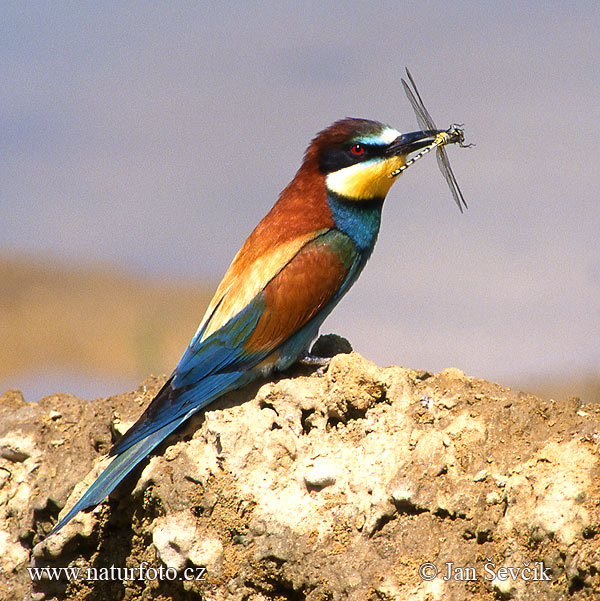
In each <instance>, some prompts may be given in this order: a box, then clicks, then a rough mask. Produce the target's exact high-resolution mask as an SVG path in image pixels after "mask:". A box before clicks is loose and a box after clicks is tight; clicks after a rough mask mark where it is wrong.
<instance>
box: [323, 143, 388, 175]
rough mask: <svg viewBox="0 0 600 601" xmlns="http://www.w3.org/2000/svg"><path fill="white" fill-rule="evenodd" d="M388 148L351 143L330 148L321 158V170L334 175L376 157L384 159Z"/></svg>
mask: <svg viewBox="0 0 600 601" xmlns="http://www.w3.org/2000/svg"><path fill="white" fill-rule="evenodd" d="M388 146H389V145H388V144H368V143H365V142H359V141H351V142H348V143H346V144H344V145H343V146H338V147H335V148H330V149H328V150H326V151H325V152H323V153H322V154H321V157H320V158H319V169H320V170H321V173H324V174H327V173H333V172H334V171H338V170H340V169H343V168H344V167H350V166H351V165H356V164H357V163H362V162H364V161H368V160H369V159H373V158H376V157H383V156H385V152H386V150H387V148H388ZM357 147H359V148H360V150H358V149H357ZM357 150H358V151H357Z"/></svg>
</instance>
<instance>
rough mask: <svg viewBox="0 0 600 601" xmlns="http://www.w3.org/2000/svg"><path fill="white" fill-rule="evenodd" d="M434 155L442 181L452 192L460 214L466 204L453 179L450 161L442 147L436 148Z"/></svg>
mask: <svg viewBox="0 0 600 601" xmlns="http://www.w3.org/2000/svg"><path fill="white" fill-rule="evenodd" d="M435 154H436V158H437V162H438V166H439V168H440V171H441V172H442V175H443V176H444V179H445V180H446V182H447V183H448V187H449V188H450V191H451V192H452V196H453V197H454V201H455V202H456V204H457V205H458V208H459V209H460V212H461V213H462V212H463V206H464V208H465V209H467V208H468V207H467V203H466V201H465V198H464V196H463V195H462V192H461V191H460V187H459V186H458V182H457V181H456V178H455V177H454V173H453V172H452V168H451V167H450V161H449V160H448V155H447V153H446V150H445V149H444V147H443V146H438V147H437V151H436V153H435Z"/></svg>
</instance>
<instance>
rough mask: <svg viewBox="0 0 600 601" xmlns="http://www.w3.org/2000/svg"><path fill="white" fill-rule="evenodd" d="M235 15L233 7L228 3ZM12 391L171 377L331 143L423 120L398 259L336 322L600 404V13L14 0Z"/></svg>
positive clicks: (7, 160) (9, 178)
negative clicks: (423, 140)
mask: <svg viewBox="0 0 600 601" xmlns="http://www.w3.org/2000/svg"><path fill="white" fill-rule="evenodd" d="M211 4H212V5H211ZM0 16H1V18H0V74H1V76H0V78H1V81H2V93H1V94H0V389H1V390H5V389H7V388H10V387H12V388H19V389H22V390H23V391H24V393H25V397H26V399H27V400H37V399H39V398H40V397H42V396H43V395H47V394H51V393H54V392H58V391H60V392H70V393H73V394H77V395H79V396H83V397H86V398H94V397H98V396H106V395H108V394H112V393H117V392H122V391H124V390H127V389H131V388H134V387H135V386H136V385H137V384H138V383H139V381H140V380H141V379H143V378H145V377H146V376H148V375H149V374H150V373H155V374H158V373H168V372H170V371H171V370H172V368H173V367H174V366H175V364H176V362H177V360H178V358H179V356H180V355H181V354H182V353H183V351H184V349H185V347H186V345H187V343H188V342H189V340H190V338H191V336H192V334H193V333H194V331H195V329H196V327H197V325H198V322H199V320H200V318H201V317H202V314H203V311H204V307H205V306H206V304H207V302H208V300H209V298H210V296H211V294H212V292H213V290H214V288H215V287H216V285H217V283H218V281H219V279H220V277H221V276H222V274H223V273H224V271H225V270H226V268H227V266H228V265H229V263H230V261H231V259H232V258H233V256H234V254H235V252H236V251H237V250H238V248H239V247H240V245H241V244H242V242H243V241H244V239H245V238H246V236H247V235H248V234H249V233H250V231H251V230H252V229H253V227H254V225H255V224H256V223H257V222H258V221H259V219H260V218H261V217H262V216H263V215H264V214H265V213H266V212H267V210H268V209H269V208H270V207H271V205H272V204H273V203H274V201H275V200H276V198H277V195H278V193H279V192H280V191H281V189H282V188H283V187H284V186H285V185H286V184H287V183H288V181H289V180H290V179H291V178H292V177H293V175H294V173H295V171H296V169H297V168H298V166H299V164H300V161H301V158H302V154H303V152H304V149H305V147H306V145H307V144H308V142H309V141H310V139H311V138H312V136H313V135H314V134H315V133H316V132H317V131H318V130H320V129H322V128H323V127H325V126H327V125H329V124H330V123H331V122H332V121H334V120H336V119H338V118H340V117H344V116H355V117H366V118H372V119H378V120H381V121H384V122H387V123H389V124H390V125H392V126H394V127H396V128H398V129H400V130H401V131H413V130H415V129H417V124H416V120H415V117H414V115H413V112H412V110H411V108H410V105H409V103H408V101H407V100H406V98H405V96H404V92H403V90H402V86H401V83H400V78H401V77H402V76H403V72H404V66H405V65H407V66H409V68H410V69H411V71H412V73H413V75H414V77H415V79H416V82H417V85H418V86H419V89H420V92H421V94H422V96H423V98H424V100H425V103H426V105H427V107H428V109H429V111H430V112H431V113H432V115H433V116H434V118H435V119H436V120H437V123H438V125H439V126H440V127H448V126H449V125H450V123H451V122H459V123H464V124H465V131H466V136H467V141H468V142H474V143H475V144H476V146H475V147H474V148H471V149H469V150H462V149H460V148H458V147H456V148H455V147H451V148H449V149H448V154H449V157H450V161H451V163H452V165H453V169H454V172H455V174H456V177H457V179H458V181H459V183H460V185H461V187H462V189H463V193H464V195H465V198H466V199H467V202H468V204H469V210H468V211H467V212H466V213H465V214H464V215H461V214H460V212H459V211H458V209H457V207H456V205H455V204H454V202H453V200H452V196H451V194H450V191H449V190H448V188H447V187H446V184H445V182H444V180H443V178H442V176H441V174H440V173H439V171H438V169H437V164H436V161H435V160H434V157H433V154H431V155H429V156H428V157H426V158H424V159H423V160H422V161H420V162H419V163H418V164H416V165H415V166H414V167H412V168H411V169H409V170H408V171H407V172H406V173H405V174H404V175H403V176H402V178H401V179H400V181H398V182H397V183H396V185H395V186H394V187H393V188H392V190H391V192H390V194H389V195H388V199H387V201H386V206H385V209H384V215H383V224H382V229H381V233H380V237H379V241H378V245H377V247H376V249H375V253H374V255H373V257H372V259H371V261H370V263H369V265H368V267H367V269H366V270H365V272H364V273H363V275H362V277H361V278H360V279H359V281H358V282H357V284H356V285H355V286H354V288H353V290H352V291H351V292H350V293H349V294H348V295H347V296H346V298H345V299H344V300H343V301H342V303H341V304H340V305H339V307H338V308H337V310H336V311H335V312H334V313H333V315H332V316H331V317H330V318H328V320H327V321H326V322H325V324H324V328H323V329H322V331H323V332H336V333H338V334H340V335H343V336H345V337H347V338H348V339H349V340H350V341H351V343H352V344H353V346H354V348H355V350H357V351H358V352H360V353H361V354H363V355H364V356H365V357H367V358H369V359H371V360H373V361H375V362H377V363H378V364H380V365H391V364H397V365H402V366H405V367H412V368H420V369H427V370H431V371H439V370H441V369H443V368H445V367H451V366H452V367H458V368H460V369H463V370H464V371H466V372H467V373H468V374H469V375H472V376H476V377H482V378H486V379H490V380H495V381H500V382H501V383H503V384H505V385H508V386H512V387H520V388H524V389H526V390H530V391H536V392H539V393H542V394H544V395H549V396H554V397H555V398H559V397H561V396H568V395H579V396H582V397H583V398H586V399H587V400H600V336H599V332H600V240H599V238H600V236H599V232H600V210H599V209H600V204H599V197H598V195H599V189H600V185H599V183H600V182H599V177H598V166H597V164H596V162H597V160H598V157H599V156H600V136H598V134H597V128H598V123H599V122H600V75H599V73H600V69H599V66H600V65H599V57H600V36H598V31H599V30H600V7H599V5H598V3H597V2H593V1H590V2H584V1H581V2H570V3H547V2H527V3H518V2H514V3H513V2H510V3H505V2H501V3H497V4H494V5H492V4H489V3H478V2H462V1H460V0H458V1H457V2H453V3H446V2H421V3H404V2H368V3H367V2H348V1H344V2H329V3H323V2H312V1H305V2H303V3H297V2H285V1H284V2H282V1H281V0H277V2H275V1H267V2H262V3H258V4H253V5H252V6H251V5H250V3H248V4H246V5H245V6H242V7H240V6H236V7H232V6H228V5H227V3H218V4H217V3H215V4H213V3H199V2H190V3H185V2H178V3H155V2H127V3H116V2H100V1H99V2H94V3H79V2H60V3H55V2H37V3H22V2H3V3H2V7H1V8H0Z"/></svg>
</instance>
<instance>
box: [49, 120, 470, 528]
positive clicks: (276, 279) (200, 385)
mask: <svg viewBox="0 0 600 601" xmlns="http://www.w3.org/2000/svg"><path fill="white" fill-rule="evenodd" d="M443 133H444V130H437V129H432V130H420V131H414V132H410V133H401V132H400V131H398V130H396V129H394V128H392V127H390V126H388V125H385V124H383V123H381V122H379V121H373V120H369V119H358V118H350V117H346V118H344V119H340V120H338V121H336V122H335V123H333V124H332V125H331V126H329V127H327V128H326V129H324V130H322V131H321V132H320V133H318V134H317V135H316V136H315V137H314V138H313V140H312V141H311V143H310V144H309V146H308V148H307V150H306V152H305V154H304V158H303V160H302V162H301V165H300V168H299V169H298V171H297V172H296V175H295V176H294V178H293V179H292V181H291V182H290V183H289V184H288V186H287V187H286V188H285V189H284V190H283V191H282V192H281V194H280V196H279V198H278V200H277V202H276V203H275V204H274V205H273V207H272V208H271V210H270V211H269V212H268V213H267V215H266V216H265V217H264V218H263V219H262V220H261V221H260V222H259V224H258V225H257V226H256V228H255V229H254V231H253V232H252V233H251V234H250V236H249V237H248V238H247V240H246V241H245V243H244V244H243V246H242V248H241V249H240V250H239V252H238V253H237V254H236V255H235V257H234V259H233V262H232V263H231V265H230V267H229V269H228V270H227V272H226V273H225V276H224V277H223V280H222V281H221V283H220V284H219V286H218V288H217V290H216V293H215V295H214V297H213V299H212V301H211V302H210V304H209V305H208V308H207V309H206V313H205V315H204V317H203V319H202V321H201V323H200V326H199V327H198V330H197V331H196V333H195V334H194V336H193V338H192V340H191V342H190V344H189V346H188V347H187V349H186V351H185V352H184V354H183V356H182V357H181V359H180V361H179V363H178V364H177V366H176V368H175V370H174V371H173V373H172V374H171V376H170V377H169V378H168V379H167V381H166V382H165V384H164V386H163V387H162V388H161V389H160V391H159V392H158V393H157V395H156V396H155V397H154V399H153V400H152V402H151V403H150V404H149V406H148V407H147V409H146V410H145V411H144V412H143V414H142V415H141V417H140V418H139V419H138V420H137V421H136V422H135V423H134V424H133V425H132V426H131V427H130V428H129V430H127V432H125V434H124V435H123V436H122V437H121V438H120V439H119V440H118V441H117V442H116V443H115V444H114V446H113V447H112V448H111V450H110V451H109V454H108V455H109V457H112V458H113V459H112V462H111V463H110V464H109V465H108V466H107V467H106V468H105V469H104V471H103V472H101V473H100V475H99V476H98V477H97V479H96V480H95V481H94V482H93V484H92V485H91V486H90V487H89V488H88V489H87V491H86V492H85V493H84V495H83V496H82V497H81V499H79V501H78V502H77V503H76V504H75V505H74V507H73V508H72V509H70V510H69V511H68V512H67V513H66V515H64V517H62V518H61V519H60V521H59V522H58V523H57V524H56V526H54V528H53V529H52V530H51V531H50V533H49V534H48V535H47V536H50V535H52V534H54V533H56V532H58V531H59V530H61V528H63V526H65V524H67V523H68V522H69V521H70V520H71V519H72V518H73V517H74V516H75V515H76V514H77V513H78V512H80V511H82V510H85V509H89V508H92V507H95V506H96V505H98V504H99V503H100V502H101V501H102V500H103V499H104V498H105V497H106V496H108V495H109V494H110V492H111V491H112V490H113V489H114V488H115V487H116V486H117V485H118V484H119V483H120V482H121V481H122V480H123V478H124V477H125V476H126V475H127V474H128V473H129V472H130V471H131V470H133V469H134V467H135V466H136V465H138V464H139V463H140V462H141V461H142V460H143V459H144V458H145V457H146V456H147V455H148V454H150V453H151V452H152V451H153V450H154V449H155V448H156V447H157V445H159V444H160V443H161V442H162V441H163V440H164V439H165V438H166V437H167V436H168V435H170V434H171V433H172V432H173V431H175V430H176V429H177V428H178V427H179V426H180V425H181V424H183V423H184V422H185V421H186V420H188V419H189V418H190V417H191V416H192V415H194V414H195V413H197V412H198V411H200V410H201V409H203V408H204V407H206V406H207V405H209V404H210V403H212V402H213V401H215V400H216V399H218V398H219V397H221V396H222V395H224V394H225V393H227V392H230V391H232V390H236V389H239V388H242V387H244V386H245V385H247V384H248V383H250V382H251V381H253V380H256V379H257V378H259V377H264V376H268V375H270V374H273V372H280V371H283V370H285V369H287V368H289V367H290V366H291V365H292V364H293V363H295V362H296V361H298V360H303V361H305V362H308V363H319V360H318V359H316V358H315V357H314V356H313V355H310V353H309V348H310V344H311V343H312V341H313V340H314V339H315V338H316V337H317V334H318V330H319V328H320V326H321V324H322V323H323V321H324V320H325V318H326V317H327V316H328V315H329V314H330V313H331V311H332V310H333V309H334V308H335V306H336V305H337V304H338V303H339V301H340V300H341V298H342V297H343V296H344V295H345V294H346V292H348V290H349V289H350V287H351V286H352V285H353V284H354V282H355V281H356V279H357V278H358V276H359V275H360V274H361V272H362V271H363V268H364V267H365V265H366V263H367V261H368V259H369V257H370V256H371V253H372V251H373V248H374V246H375V242H376V239H377V236H378V233H379V229H380V223H381V214H382V207H383V203H384V199H385V197H386V195H387V193H388V191H389V189H390V187H391V186H392V184H393V183H394V182H395V181H396V180H397V179H398V178H397V177H395V175H392V174H396V172H398V170H400V168H401V167H403V166H404V165H405V164H406V161H407V156H408V155H410V154H411V153H413V152H416V151H419V150H420V149H423V148H426V147H427V146H431V145H432V144H439V140H440V137H439V136H440V134H443ZM461 210H462V208H461Z"/></svg>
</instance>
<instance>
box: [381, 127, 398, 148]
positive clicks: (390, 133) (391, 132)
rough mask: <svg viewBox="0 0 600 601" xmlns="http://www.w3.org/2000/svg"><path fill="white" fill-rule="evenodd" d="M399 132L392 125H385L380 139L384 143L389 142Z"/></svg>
mask: <svg viewBox="0 0 600 601" xmlns="http://www.w3.org/2000/svg"><path fill="white" fill-rule="evenodd" d="M399 135H400V132H399V131H398V130H396V129H394V128H393V127H386V128H385V129H384V130H383V131H382V132H381V140H382V142H383V143H384V144H391V143H392V142H393V141H394V140H395V139H396V138H397V137H398V136H399Z"/></svg>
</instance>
